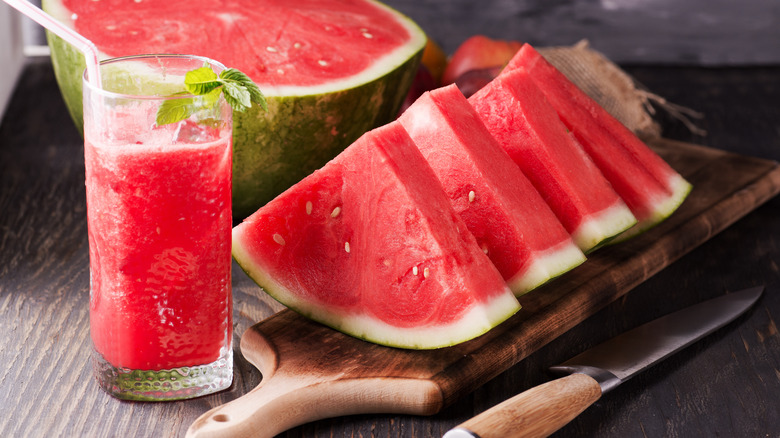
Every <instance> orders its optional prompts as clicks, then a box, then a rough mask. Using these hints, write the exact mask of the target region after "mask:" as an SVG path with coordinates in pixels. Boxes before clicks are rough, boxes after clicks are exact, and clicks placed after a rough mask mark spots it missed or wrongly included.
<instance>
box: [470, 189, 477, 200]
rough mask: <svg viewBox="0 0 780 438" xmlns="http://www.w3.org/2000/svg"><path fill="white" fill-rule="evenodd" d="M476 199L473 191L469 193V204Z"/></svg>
mask: <svg viewBox="0 0 780 438" xmlns="http://www.w3.org/2000/svg"><path fill="white" fill-rule="evenodd" d="M476 198H477V194H476V193H474V190H472V191H470V192H469V202H474V200H475V199H476Z"/></svg>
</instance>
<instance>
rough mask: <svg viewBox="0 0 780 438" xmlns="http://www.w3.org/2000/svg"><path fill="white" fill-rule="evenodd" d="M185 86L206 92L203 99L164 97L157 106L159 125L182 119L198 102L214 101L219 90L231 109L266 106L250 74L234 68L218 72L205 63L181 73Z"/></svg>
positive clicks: (209, 102)
mask: <svg viewBox="0 0 780 438" xmlns="http://www.w3.org/2000/svg"><path fill="white" fill-rule="evenodd" d="M184 87H185V88H186V90H187V92H189V93H190V94H194V95H197V96H200V95H206V96H207V97H206V99H205V102H202V103H199V102H200V101H201V99H198V101H199V102H196V99H193V98H182V99H170V100H166V101H165V102H163V104H162V105H160V108H159V109H158V110H157V120H156V123H157V125H158V126H160V125H166V124H169V123H176V122H179V121H182V120H184V119H186V118H188V117H190V116H191V115H192V114H194V113H195V112H196V111H197V110H198V107H199V106H201V107H202V106H203V105H206V106H208V105H214V104H216V102H217V100H219V95H220V93H223V94H224V96H225V100H226V101H227V103H228V104H229V105H230V106H231V108H233V110H234V111H238V112H243V111H246V110H247V109H248V108H251V107H252V104H253V103H256V104H258V105H260V107H261V108H263V110H264V111H267V110H268V104H267V102H266V100H265V96H263V93H262V92H261V91H260V87H258V86H257V84H255V83H254V82H252V79H250V78H249V76H247V75H246V74H244V73H242V72H240V71H238V70H236V69H234V68H227V69H225V70H223V71H222V72H221V73H220V74H219V75H217V74H216V73H214V70H212V69H211V66H210V65H208V64H205V65H204V66H203V67H201V68H197V69H195V70H191V71H189V72H187V74H186V75H185V76H184ZM177 94H186V92H182V93H177Z"/></svg>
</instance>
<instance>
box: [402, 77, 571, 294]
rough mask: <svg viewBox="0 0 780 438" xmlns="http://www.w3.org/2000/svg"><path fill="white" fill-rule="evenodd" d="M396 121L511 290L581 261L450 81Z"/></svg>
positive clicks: (527, 286)
mask: <svg viewBox="0 0 780 438" xmlns="http://www.w3.org/2000/svg"><path fill="white" fill-rule="evenodd" d="M398 120H399V122H400V123H401V124H402V125H403V127H404V128H405V129H406V130H407V132H409V135H410V136H411V137H412V139H413V140H414V142H415V144H416V145H417V147H418V148H419V149H420V152H422V154H423V156H424V157H425V159H426V160H427V161H428V163H429V164H430V165H431V167H432V168H433V171H434V173H436V176H437V177H438V178H439V181H441V183H442V185H443V186H444V190H445V191H446V193H447V195H448V196H449V198H450V201H451V204H452V206H453V208H454V209H455V211H456V212H457V213H458V214H459V215H460V217H461V218H462V219H463V221H464V222H465V223H466V226H467V227H468V228H469V231H471V233H472V234H473V235H474V237H476V239H477V243H479V245H480V247H481V248H482V249H483V251H484V252H485V253H486V254H487V255H488V258H490V260H491V261H492V262H493V264H494V265H496V268H498V271H499V272H500V273H501V275H503V276H504V279H505V280H506V281H507V283H508V284H509V287H510V288H511V289H512V290H513V291H514V293H515V295H518V296H519V295H522V294H524V293H526V292H528V291H530V290H532V289H534V288H536V287H537V286H539V285H541V284H543V283H546V282H547V281H549V280H550V279H552V278H555V277H557V276H559V275H561V274H563V273H564V272H566V271H569V270H570V269H572V268H574V267H575V266H577V265H579V264H581V263H582V262H584V261H585V255H584V254H583V253H582V251H580V249H579V248H578V247H577V245H576V244H575V243H574V242H573V241H572V238H571V236H570V235H569V233H568V232H567V231H566V229H564V228H563V225H561V223H560V221H558V219H557V218H556V217H555V213H553V211H552V210H550V207H549V206H548V205H547V203H545V201H544V199H542V197H541V195H539V192H538V191H537V190H536V189H535V188H534V186H533V185H532V184H531V182H530V181H528V178H526V177H525V175H523V172H522V171H521V170H520V168H519V167H518V166H517V165H516V164H515V163H514V162H513V161H512V159H511V158H510V157H509V155H507V153H506V152H505V151H504V150H503V149H502V148H501V146H500V145H499V144H498V143H497V142H496V139H495V138H493V136H492V135H491V134H490V132H489V131H488V130H487V128H486V127H485V124H484V123H482V120H481V119H480V118H479V115H478V114H477V112H476V111H475V110H474V107H472V106H471V104H470V103H469V102H468V100H466V97H465V96H463V94H462V93H461V92H460V90H459V89H458V87H457V86H456V85H455V84H452V85H449V86H446V87H443V88H439V89H437V90H433V91H430V92H426V93H425V94H423V95H422V96H421V97H420V98H418V99H417V101H416V102H414V104H412V106H411V107H409V109H407V110H406V111H405V112H404V113H403V114H402V115H401V117H400V118H399V119H398Z"/></svg>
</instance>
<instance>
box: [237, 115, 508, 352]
mask: <svg viewBox="0 0 780 438" xmlns="http://www.w3.org/2000/svg"><path fill="white" fill-rule="evenodd" d="M233 256H234V257H235V259H236V260H237V261H238V263H239V264H240V265H241V266H242V268H243V269H244V270H245V271H246V272H247V273H248V274H249V276H250V277H252V278H253V279H254V280H255V281H256V282H257V283H258V284H259V285H261V286H262V287H263V288H264V289H265V290H266V292H268V293H269V294H270V295H272V296H273V297H275V298H276V299H277V300H279V301H280V302H281V303H283V304H285V305H287V306H288V307H290V308H292V309H295V310H296V311H298V312H300V313H302V314H303V315H305V316H308V317H310V318H312V319H314V320H317V321H320V322H322V323H324V324H326V325H329V326H332V327H334V328H336V329H338V330H340V331H343V332H345V333H348V334H350V335H353V336H356V337H359V338H364V339H367V340H370V341H372V342H376V343H379V344H385V345H391V346H396V347H402V348H436V347H442V346H447V345H452V344H456V343H459V342H462V341H465V340H467V339H471V338H473V337H475V336H478V335H479V334H482V333H484V332H486V331H487V330H489V329H490V328H492V327H493V326H495V325H497V324H499V323H500V322H501V321H503V320H505V319H506V318H508V317H509V316H510V315H512V314H513V313H515V312H516V311H517V310H518V309H519V304H518V302H517V300H516V299H515V297H514V295H513V294H512V292H511V290H510V289H509V288H508V287H507V285H506V283H505V282H504V280H503V278H502V277H501V275H500V273H499V272H498V271H497V270H496V268H495V267H494V266H493V265H492V263H491V262H490V260H489V259H488V258H487V256H486V255H485V254H484V253H483V252H482V250H481V249H480V248H479V246H478V245H477V242H476V240H475V239H474V237H473V236H472V235H471V234H470V233H469V231H468V229H467V228H466V226H465V224H464V223H463V222H462V221H461V219H460V218H459V217H458V216H457V214H456V213H455V212H454V210H453V209H452V207H451V206H450V204H449V199H448V198H447V195H446V194H445V192H444V189H443V188H442V186H441V184H440V183H439V182H438V180H437V179H436V176H435V174H434V173H433V170H432V169H431V168H430V166H429V165H428V164H427V163H426V162H425V159H424V158H423V156H422V155H421V154H420V152H419V151H418V150H417V148H416V146H415V145H414V143H413V142H412V139H411V138H410V137H409V135H408V134H407V133H406V131H405V130H404V129H403V127H402V126H401V125H400V124H399V123H398V122H392V123H390V124H388V125H385V126H384V127H381V128H377V129H375V130H372V131H369V132H368V133H366V134H364V135H363V136H362V137H361V138H360V139H358V140H357V141H356V142H355V143H353V144H352V145H351V146H349V147H348V148H347V149H346V150H345V151H344V152H342V153H341V154H340V155H339V156H337V157H336V158H335V159H334V160H332V161H331V162H329V163H328V164H326V165H325V166H324V167H323V168H322V169H320V170H318V171H316V172H314V173H313V174H311V175H309V176H308V177H306V178H305V179H303V180H302V181H301V182H299V183H298V184H296V185H294V186H293V187H291V188H290V189H288V190H287V191H285V192H284V193H282V194H281V195H279V196H278V197H277V198H275V199H274V200H273V201H271V202H270V203H268V204H267V205H265V206H264V207H262V208H260V209H259V210H258V211H257V212H256V213H255V214H253V215H251V216H250V217H248V218H247V219H246V220H245V221H244V222H243V223H241V224H239V225H238V226H236V227H235V228H234V230H233Z"/></svg>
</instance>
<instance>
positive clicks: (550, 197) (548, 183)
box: [469, 68, 636, 252]
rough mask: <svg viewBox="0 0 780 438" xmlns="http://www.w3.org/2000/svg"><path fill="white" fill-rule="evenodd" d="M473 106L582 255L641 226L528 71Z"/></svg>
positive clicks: (504, 80)
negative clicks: (570, 236)
mask: <svg viewBox="0 0 780 438" xmlns="http://www.w3.org/2000/svg"><path fill="white" fill-rule="evenodd" d="M469 102H470V103H471V104H472V105H474V108H475V109H476V111H477V113H478V114H479V115H480V117H481V118H482V120H483V121H484V122H485V125H486V126H487V127H488V129H489V130H490V132H491V133H492V134H493V136H494V137H495V138H496V139H497V140H498V143H499V144H500V145H501V146H502V147H503V148H504V150H506V151H507V153H508V154H509V156H510V157H512V159H513V160H514V162H515V163H517V165H518V166H519V167H520V169H522V171H523V173H524V174H525V176H526V177H528V179H529V180H531V182H532V183H533V185H534V187H536V189H537V190H539V193H541V194H542V197H543V198H544V200H545V201H547V203H548V205H549V206H550V208H552V210H553V211H554V212H555V214H556V216H557V217H558V219H559V220H560V221H561V223H562V224H563V226H564V227H565V228H566V230H567V231H568V232H569V233H570V234H571V235H572V237H573V238H574V241H575V242H576V243H577V245H578V246H579V247H580V248H581V249H582V251H584V252H589V251H593V250H594V249H595V248H597V247H599V246H600V245H602V244H604V243H605V242H608V241H609V240H610V239H612V238H614V237H615V236H617V235H618V234H620V233H622V232H624V231H625V230H627V229H628V228H630V227H631V226H633V225H634V224H635V223H636V219H635V218H634V216H633V214H632V213H631V211H630V210H629V209H628V207H627V206H626V204H625V203H624V202H623V200H622V199H621V198H620V197H619V196H618V194H617V193H615V191H614V190H613V189H612V187H611V186H610V184H609V182H607V180H606V179H605V178H604V176H603V175H602V174H601V172H600V171H599V169H598V168H597V167H596V165H595V164H593V162H592V161H591V159H590V158H589V157H588V156H587V154H586V153H585V152H584V151H583V150H582V147H581V146H580V145H579V144H578V143H577V142H576V140H575V139H574V137H572V136H571V135H570V133H569V132H567V129H566V126H564V125H563V123H562V122H561V120H560V119H559V118H558V114H557V113H556V112H555V109H554V108H553V107H552V106H550V103H549V102H547V100H546V99H545V97H544V94H543V93H542V91H541V90H539V88H538V87H537V86H536V85H535V84H534V82H533V80H532V79H531V78H530V76H529V74H528V72H526V71H525V70H524V69H522V68H520V69H515V70H512V71H509V72H506V73H502V74H501V75H499V76H498V77H497V78H495V79H494V80H492V81H491V82H490V83H489V84H488V85H487V86H485V87H484V88H482V89H481V90H479V91H478V92H476V93H475V94H474V95H472V96H471V97H470V98H469Z"/></svg>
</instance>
